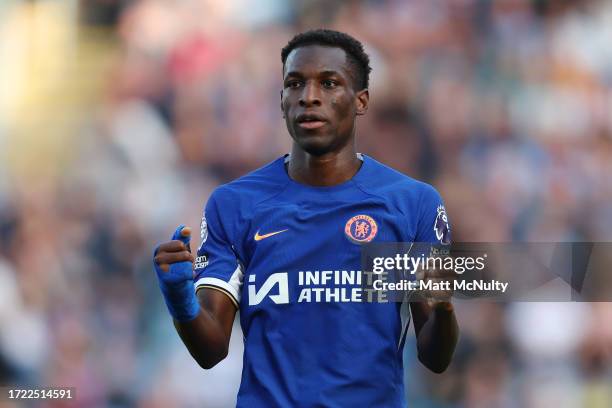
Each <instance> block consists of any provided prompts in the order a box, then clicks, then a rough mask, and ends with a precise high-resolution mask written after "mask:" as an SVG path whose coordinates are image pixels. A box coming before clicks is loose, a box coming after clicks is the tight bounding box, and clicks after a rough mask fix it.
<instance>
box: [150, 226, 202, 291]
mask: <svg viewBox="0 0 612 408" xmlns="http://www.w3.org/2000/svg"><path fill="white" fill-rule="evenodd" d="M190 240H191V228H189V227H185V226H184V225H180V226H179V227H178V228H177V229H176V231H174V235H172V240H171V241H167V242H164V243H163V244H160V245H159V246H158V247H157V248H156V249H155V253H154V257H155V258H154V261H155V265H156V267H155V270H156V271H157V276H158V278H159V279H160V280H161V281H163V282H164V283H166V284H170V285H173V284H176V283H179V282H184V281H186V280H189V279H191V280H193V262H194V257H193V254H192V253H191V246H190V244H189V242H190Z"/></svg>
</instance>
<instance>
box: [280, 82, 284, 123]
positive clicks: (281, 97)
mask: <svg viewBox="0 0 612 408" xmlns="http://www.w3.org/2000/svg"><path fill="white" fill-rule="evenodd" d="M280 108H281V113H282V114H283V119H285V111H284V110H283V90H282V89H281V90H280Z"/></svg>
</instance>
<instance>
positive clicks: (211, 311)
mask: <svg viewBox="0 0 612 408" xmlns="http://www.w3.org/2000/svg"><path fill="white" fill-rule="evenodd" d="M190 239H191V228H189V227H183V226H179V227H178V228H177V230H176V231H175V233H174V235H173V236H172V240H171V241H168V242H164V243H163V244H161V245H159V246H158V247H157V248H156V250H155V252H154V266H155V271H156V273H157V277H158V280H159V284H160V288H161V291H162V294H163V295H164V300H165V302H166V305H167V306H168V311H169V312H170V314H171V315H172V317H173V318H174V327H175V328H176V331H177V332H178V334H179V336H180V337H181V339H182V340H183V343H184V344H185V346H186V347H187V349H188V350H189V353H190V354H191V355H192V356H193V358H194V359H195V360H196V361H197V362H198V364H199V365H200V366H201V367H203V368H207V369H208V368H212V367H213V366H215V365H216V364H217V363H218V362H219V361H221V360H223V359H224V358H225V356H227V351H228V347H229V341H230V336H231V333H232V325H233V323H234V317H235V316H236V306H234V303H233V302H232V301H231V300H230V298H229V297H228V296H227V295H225V294H224V293H222V292H219V291H216V290H214V289H208V288H203V289H201V290H199V291H198V294H197V298H196V294H195V293H194V286H193V261H194V257H193V255H192V254H191V248H190V245H189V241H190Z"/></svg>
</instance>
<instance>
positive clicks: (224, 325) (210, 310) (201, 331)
mask: <svg viewBox="0 0 612 408" xmlns="http://www.w3.org/2000/svg"><path fill="white" fill-rule="evenodd" d="M198 300H199V303H200V313H199V314H198V315H197V316H196V318H195V319H193V320H190V321H187V322H180V321H178V320H176V319H174V327H175V328H176V331H177V333H178V334H179V336H180V337H181V340H183V343H184V344H185V346H186V347H187V350H189V353H190V354H191V356H192V357H193V358H194V359H195V360H196V361H197V362H198V364H199V365H200V366H201V367H202V368H206V369H209V368H212V367H214V366H215V365H216V364H217V363H219V362H220V361H221V360H223V359H224V358H225V357H226V356H227V351H228V347H229V341H230V336H231V334H232V325H233V324H234V318H235V316H236V306H234V303H232V301H231V300H230V299H229V298H228V297H227V295H225V294H224V293H222V292H219V291H218V290H214V289H209V288H203V289H200V290H199V291H198Z"/></svg>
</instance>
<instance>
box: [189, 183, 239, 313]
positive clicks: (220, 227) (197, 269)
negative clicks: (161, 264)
mask: <svg viewBox="0 0 612 408" xmlns="http://www.w3.org/2000/svg"><path fill="white" fill-rule="evenodd" d="M215 193H216V192H215ZM215 193H213V195H211V197H210V198H209V200H208V203H207V204H206V207H205V209H204V213H203V215H202V222H201V225H200V239H201V241H200V242H201V243H200V247H199V248H198V252H197V256H196V260H195V264H194V274H195V279H194V280H195V290H196V291H198V290H199V289H202V288H211V289H215V290H219V291H221V292H223V293H225V294H226V295H227V296H229V298H230V299H231V300H232V302H233V303H234V305H235V306H236V307H238V305H239V304H240V292H241V289H242V281H243V276H244V272H243V268H242V265H241V264H240V262H239V260H238V258H237V256H236V253H235V252H234V247H233V245H232V241H231V239H230V237H229V236H228V235H229V234H228V230H227V228H226V225H224V222H223V218H222V215H221V214H220V213H219V205H218V203H217V197H216V196H215ZM224 215H225V216H231V214H224Z"/></svg>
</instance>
